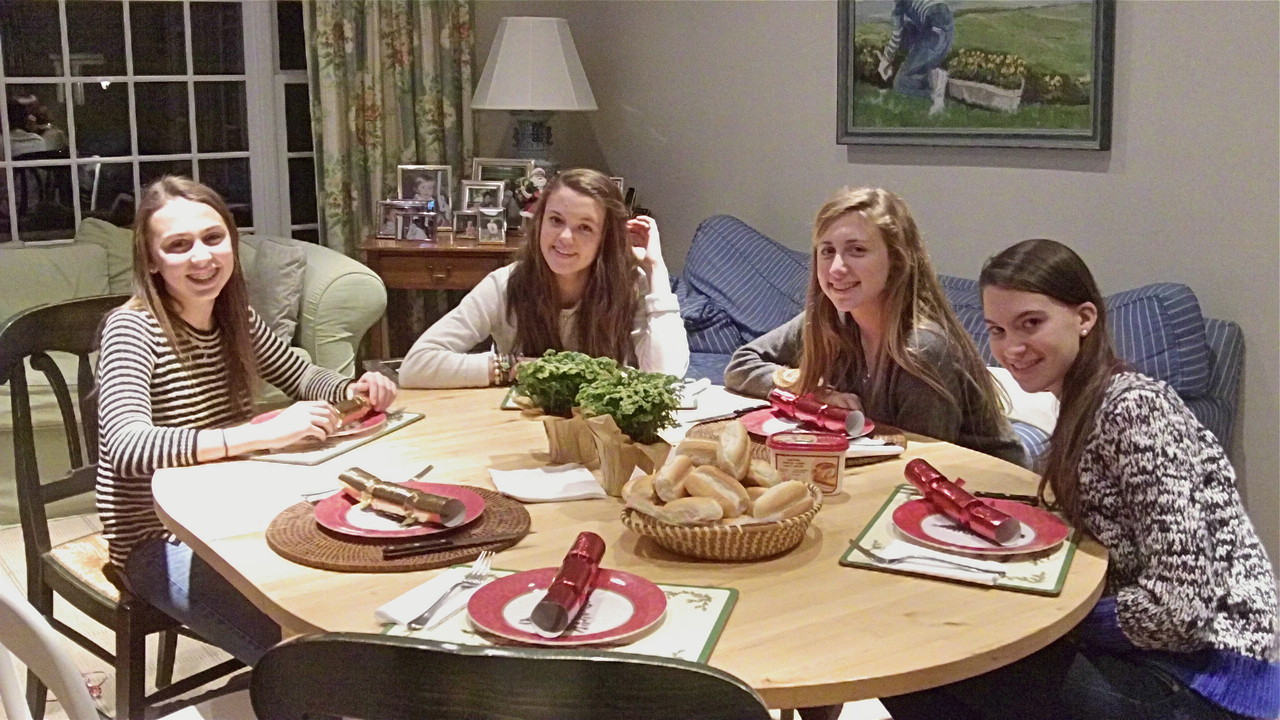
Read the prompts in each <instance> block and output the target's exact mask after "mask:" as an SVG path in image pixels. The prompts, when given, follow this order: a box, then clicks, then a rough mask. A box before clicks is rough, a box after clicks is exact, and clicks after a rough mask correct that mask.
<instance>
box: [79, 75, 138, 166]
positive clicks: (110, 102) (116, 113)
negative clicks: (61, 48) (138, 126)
mask: <svg viewBox="0 0 1280 720" xmlns="http://www.w3.org/2000/svg"><path fill="white" fill-rule="evenodd" d="M72 93H73V94H75V93H79V94H81V95H82V96H83V97H84V104H83V105H76V154H78V155H79V156H80V157H92V156H95V155H99V156H109V155H117V156H118V155H131V154H133V150H132V149H131V145H130V143H129V86H128V84H127V83H122V82H115V83H112V82H109V83H107V86H106V87H103V86H102V83H97V82H88V83H79V84H77V85H75V86H73V89H72Z"/></svg>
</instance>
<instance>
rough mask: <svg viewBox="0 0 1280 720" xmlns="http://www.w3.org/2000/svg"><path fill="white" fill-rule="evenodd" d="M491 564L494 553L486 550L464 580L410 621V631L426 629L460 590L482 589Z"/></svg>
mask: <svg viewBox="0 0 1280 720" xmlns="http://www.w3.org/2000/svg"><path fill="white" fill-rule="evenodd" d="M491 564H493V551H492V550H485V551H484V552H482V553H480V556H479V557H477V558H476V559H475V562H473V563H471V571H470V572H468V573H467V574H466V575H463V576H462V579H461V580H459V581H458V582H456V583H454V584H453V585H452V586H451V587H450V588H449V589H448V590H445V591H444V594H443V595H441V596H440V599H439V600H436V601H435V602H433V603H431V607H429V608H427V609H426V610H424V611H423V612H422V614H421V615H419V616H418V617H416V618H414V619H412V620H410V621H409V623H408V627H409V630H410V631H411V632H415V631H418V630H421V629H422V628H424V627H426V626H427V623H428V622H429V621H430V620H431V616H432V615H435V614H436V611H437V610H439V609H440V608H442V607H444V604H445V602H446V601H448V599H449V598H451V597H453V594H454V593H455V592H457V591H459V590H472V589H474V588H478V587H480V584H481V583H483V582H484V581H485V578H486V577H488V575H489V566H490V565H491Z"/></svg>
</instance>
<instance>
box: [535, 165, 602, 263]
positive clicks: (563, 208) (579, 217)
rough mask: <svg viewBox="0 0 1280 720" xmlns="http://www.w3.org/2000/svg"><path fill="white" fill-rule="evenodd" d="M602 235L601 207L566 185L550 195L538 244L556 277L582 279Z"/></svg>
mask: <svg viewBox="0 0 1280 720" xmlns="http://www.w3.org/2000/svg"><path fill="white" fill-rule="evenodd" d="M603 238H604V207H603V206H602V205H601V204H600V202H599V201H597V200H596V199H595V198H593V197H591V196H589V195H584V194H582V193H580V192H578V191H576V190H572V189H570V188H567V187H560V188H557V189H556V190H555V191H554V192H553V193H552V194H551V196H550V197H548V198H547V204H546V207H545V208H544V211H543V215H542V226H541V227H540V228H539V229H538V247H539V248H540V249H541V250H542V258H543V260H545V261H546V263H547V267H548V268H550V269H551V272H553V273H555V275H556V277H557V279H559V280H571V281H575V282H580V281H585V279H586V277H587V274H588V273H589V272H590V271H591V265H592V263H594V262H595V259H596V254H597V253H599V252H600V243H601V241H602V239H603Z"/></svg>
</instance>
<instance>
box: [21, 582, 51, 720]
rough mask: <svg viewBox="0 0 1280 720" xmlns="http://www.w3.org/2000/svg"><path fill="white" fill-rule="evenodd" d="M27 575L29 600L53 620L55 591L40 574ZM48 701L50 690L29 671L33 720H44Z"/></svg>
mask: <svg viewBox="0 0 1280 720" xmlns="http://www.w3.org/2000/svg"><path fill="white" fill-rule="evenodd" d="M28 562H30V559H28ZM27 575H28V580H27V600H28V601H30V602H31V604H32V605H33V606H35V609H36V610H37V611H39V613H40V614H41V615H43V616H44V617H46V618H49V619H52V618H53V590H50V589H49V588H48V587H46V586H45V585H44V583H43V582H42V581H41V579H40V576H39V574H38V573H30V572H28V573H27ZM48 699H49V689H48V688H47V687H45V685H44V683H43V682H41V681H40V678H39V677H37V676H36V674H35V673H33V672H31V671H27V709H28V710H29V711H30V712H31V720H44V709H45V704H46V702H47V701H48Z"/></svg>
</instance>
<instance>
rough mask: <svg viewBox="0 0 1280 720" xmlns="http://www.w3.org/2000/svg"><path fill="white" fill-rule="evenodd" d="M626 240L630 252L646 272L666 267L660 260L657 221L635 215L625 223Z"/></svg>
mask: <svg viewBox="0 0 1280 720" xmlns="http://www.w3.org/2000/svg"><path fill="white" fill-rule="evenodd" d="M627 239H628V240H629V241H630V242H631V252H632V254H634V255H635V256H636V260H637V261H639V262H640V267H642V268H644V269H645V271H646V272H648V271H650V270H653V268H655V267H659V266H661V267H666V266H665V264H664V263H663V260H662V240H661V238H660V237H659V235H658V221H656V220H654V219H653V218H651V217H649V216H648V215H637V216H635V217H633V218H631V219H630V220H628V221H627Z"/></svg>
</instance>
